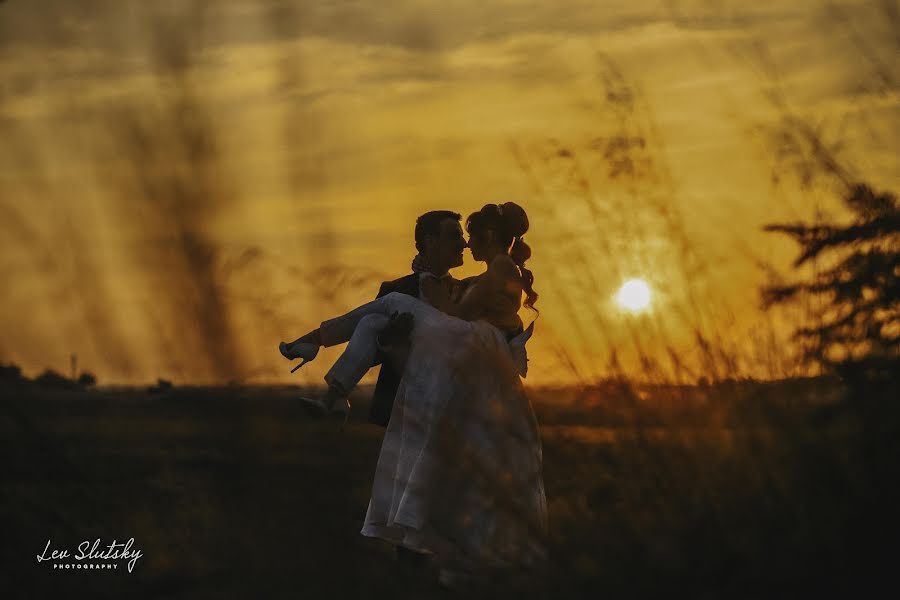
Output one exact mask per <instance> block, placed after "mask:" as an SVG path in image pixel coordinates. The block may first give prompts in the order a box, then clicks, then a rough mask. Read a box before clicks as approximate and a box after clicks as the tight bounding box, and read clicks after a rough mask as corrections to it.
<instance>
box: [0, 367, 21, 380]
mask: <svg viewBox="0 0 900 600" xmlns="http://www.w3.org/2000/svg"><path fill="white" fill-rule="evenodd" d="M23 381H24V379H23V378H22V369H20V368H19V366H18V365H0V382H2V383H21V382H23Z"/></svg>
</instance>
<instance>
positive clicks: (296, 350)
mask: <svg viewBox="0 0 900 600" xmlns="http://www.w3.org/2000/svg"><path fill="white" fill-rule="evenodd" d="M278 351H279V352H281V355H282V356H283V357H285V358H286V359H288V360H294V359H295V358H302V359H303V360H302V361H301V362H300V364H299V365H297V366H296V367H294V368H293V369H291V373H293V372H294V371H296V370H297V369H299V368H300V367H302V366H303V365H305V364H306V363H308V362H309V361H311V360H312V359H314V358H315V357H316V355H317V354H319V345H318V344H313V343H310V342H296V343H294V344H287V343H285V342H281V343H280V344H278Z"/></svg>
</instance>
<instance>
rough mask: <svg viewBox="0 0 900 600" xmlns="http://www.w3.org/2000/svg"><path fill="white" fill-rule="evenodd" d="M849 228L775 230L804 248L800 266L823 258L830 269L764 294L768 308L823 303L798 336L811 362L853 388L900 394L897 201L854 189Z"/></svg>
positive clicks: (850, 196)
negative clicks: (803, 300)
mask: <svg viewBox="0 0 900 600" xmlns="http://www.w3.org/2000/svg"><path fill="white" fill-rule="evenodd" d="M843 202H844V204H845V205H846V206H847V208H849V209H850V210H851V211H852V213H853V214H854V216H855V218H854V219H853V221H852V222H850V223H847V224H837V223H825V224H815V225H809V224H806V223H793V224H772V225H768V226H766V228H765V229H766V231H776V232H780V233H784V234H787V235H788V236H790V237H791V238H793V239H794V240H795V241H796V242H797V243H798V244H799V245H800V248H801V253H800V256H799V258H797V260H796V261H795V263H794V265H795V266H796V267H799V266H801V265H804V264H806V263H807V262H808V261H811V260H813V259H816V258H818V257H823V258H825V259H828V260H830V261H831V262H830V266H829V267H827V268H824V269H822V270H820V271H819V272H817V273H816V274H815V275H813V276H812V277H811V278H810V279H809V280H806V281H800V282H795V283H791V284H787V285H773V286H769V287H767V288H765V289H764V290H763V300H764V303H765V304H766V305H769V306H771V305H773V304H777V303H781V302H785V301H788V300H791V299H795V298H797V297H799V296H802V295H811V296H816V297H819V298H822V299H824V300H825V302H824V303H823V305H822V309H821V310H820V311H819V312H818V313H817V314H815V315H814V323H813V325H811V326H808V327H802V328H799V329H797V331H796V332H795V335H796V337H797V338H798V340H799V341H801V342H802V343H803V344H804V348H805V349H806V353H807V358H809V359H811V360H813V361H815V362H816V363H818V364H819V365H821V366H822V367H823V368H824V369H825V370H827V371H831V372H834V373H837V374H838V375H840V376H841V377H842V378H843V379H844V380H845V381H847V383H848V384H850V385H851V386H853V387H855V388H866V389H869V388H874V387H877V388H878V389H879V390H884V391H888V390H896V385H897V382H898V377H900V205H898V202H897V197H896V195H894V194H892V193H890V192H881V193H878V192H875V191H873V190H872V189H871V188H870V187H869V186H867V185H864V184H854V185H851V186H849V187H848V191H847V193H846V194H845V195H844V197H843Z"/></svg>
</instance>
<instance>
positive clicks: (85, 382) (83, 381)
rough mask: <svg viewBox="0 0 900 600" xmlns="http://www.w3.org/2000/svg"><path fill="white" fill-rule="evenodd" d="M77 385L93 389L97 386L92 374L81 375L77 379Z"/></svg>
mask: <svg viewBox="0 0 900 600" xmlns="http://www.w3.org/2000/svg"><path fill="white" fill-rule="evenodd" d="M78 385H80V386H81V387H86V388H87V387H94V386H95V385H97V378H96V377H95V376H94V374H93V373H82V374H81V375H80V376H79V377H78Z"/></svg>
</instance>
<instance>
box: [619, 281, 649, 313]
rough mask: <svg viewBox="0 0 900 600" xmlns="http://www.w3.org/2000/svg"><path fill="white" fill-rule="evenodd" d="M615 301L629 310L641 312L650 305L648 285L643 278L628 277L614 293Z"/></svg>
mask: <svg viewBox="0 0 900 600" xmlns="http://www.w3.org/2000/svg"><path fill="white" fill-rule="evenodd" d="M616 303H617V304H618V305H619V306H621V307H622V308H624V309H625V310H629V311H631V312H635V313H637V312H641V311H644V310H646V309H647V308H648V307H649V306H650V286H649V285H647V282H646V281H644V280H643V279H629V280H628V281H626V282H625V283H623V284H622V287H620V288H619V291H618V292H617V293H616Z"/></svg>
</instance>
